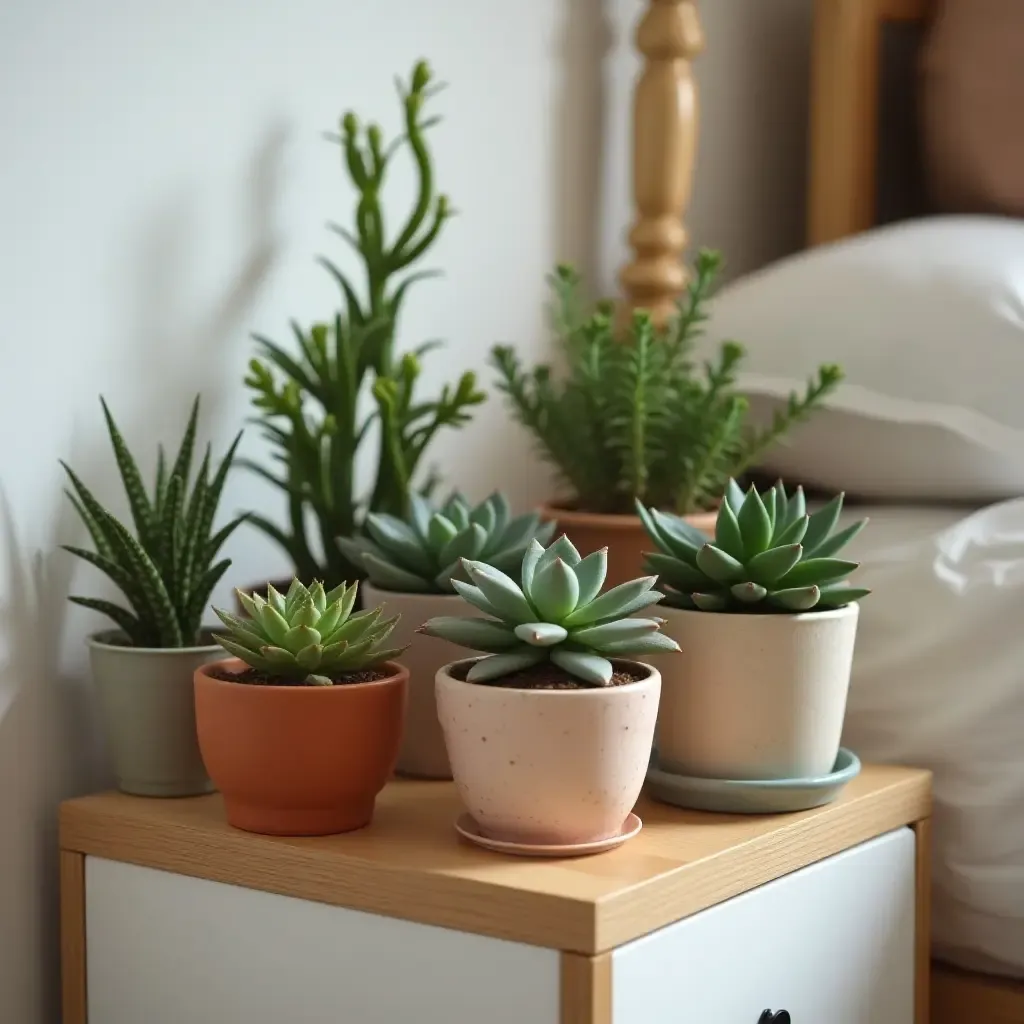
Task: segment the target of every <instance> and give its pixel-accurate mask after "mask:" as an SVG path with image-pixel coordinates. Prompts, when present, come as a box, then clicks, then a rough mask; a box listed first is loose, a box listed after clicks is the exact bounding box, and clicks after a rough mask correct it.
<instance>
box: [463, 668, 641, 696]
mask: <svg viewBox="0 0 1024 1024" xmlns="http://www.w3.org/2000/svg"><path fill="white" fill-rule="evenodd" d="M471 666H472V662H463V663H462V664H460V665H455V666H453V667H452V668H451V669H450V670H449V671H450V672H451V674H452V676H453V677H454V678H455V679H459V680H461V681H462V682H465V681H466V675H467V674H468V672H469V670H470V667H471ZM612 669H613V671H612V679H611V682H610V683H609V684H608V685H609V686H625V685H626V684H627V683H638V682H640V680H641V679H646V678H647V673H646V672H642V671H637V670H635V669H633V668H632V667H630V666H628V665H624V664H622V663H621V662H612ZM480 685H481V686H498V687H503V688H505V689H510V690H593V689H600V687H594V686H590V685H589V684H587V683H583V682H580V680H579V679H577V678H576V677H575V676H571V675H569V673H568V672H566V671H565V670H564V669H560V668H559V667H558V666H557V665H555V664H554V663H553V662H550V661H545V662H542V663H541V664H540V665H534V666H533V667H532V668H524V669H522V670H521V671H519V672H513V673H512V674H511V675H507V676H502V677H501V678H500V679H494V680H492V681H489V682H487V683H481V684H480Z"/></svg>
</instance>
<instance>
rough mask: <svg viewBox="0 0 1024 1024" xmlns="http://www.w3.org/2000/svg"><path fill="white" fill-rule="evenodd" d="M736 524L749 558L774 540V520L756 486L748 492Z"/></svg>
mask: <svg viewBox="0 0 1024 1024" xmlns="http://www.w3.org/2000/svg"><path fill="white" fill-rule="evenodd" d="M736 524H737V527H738V528H739V531H740V534H741V536H742V540H743V550H744V554H745V555H746V557H747V558H753V557H754V555H759V554H761V552H762V551H765V550H766V549H767V547H768V545H769V544H770V543H771V540H772V521H771V517H770V516H769V515H768V510H767V509H766V508H765V507H764V502H763V501H762V500H761V495H760V494H758V493H757V488H756V487H753V486H751V488H750V490H749V491H748V492H747V497H746V499H745V500H744V502H743V508H741V509H740V511H739V514H738V515H737V516H736Z"/></svg>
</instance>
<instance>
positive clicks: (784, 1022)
mask: <svg viewBox="0 0 1024 1024" xmlns="http://www.w3.org/2000/svg"><path fill="white" fill-rule="evenodd" d="M757 1024H791V1022H790V1019H789V1010H779V1011H778V1013H772V1011H771V1010H765V1011H764V1012H763V1013H762V1014H761V1016H760V1017H759V1018H758V1021H757Z"/></svg>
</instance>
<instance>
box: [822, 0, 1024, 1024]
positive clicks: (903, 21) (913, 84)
mask: <svg viewBox="0 0 1024 1024" xmlns="http://www.w3.org/2000/svg"><path fill="white" fill-rule="evenodd" d="M936 6H937V4H936V2H935V0H817V2H816V5H815V26H814V42H813V55H812V60H813V65H812V66H813V71H812V86H811V125H810V168H809V189H808V207H807V223H808V243H809V245H811V246H815V245H822V244H827V243H833V242H836V241H838V240H841V239H844V238H848V237H850V236H853V235H857V234H858V233H860V232H864V231H866V230H868V229H871V228H873V227H876V226H877V225H880V224H889V223H893V222H898V221H901V220H905V219H908V218H914V217H920V216H924V215H926V214H928V212H929V210H928V205H927V199H926V198H925V196H926V194H927V193H926V190H925V189H924V188H923V186H922V177H923V168H922V154H921V148H920V132H919V131H918V130H917V128H916V117H917V114H918V109H917V104H916V102H915V98H916V96H917V86H918V77H917V76H918V67H917V54H918V49H919V46H920V44H921V39H922V35H923V31H924V28H925V26H926V24H927V20H928V19H929V18H930V17H931V16H933V14H934V11H935V8H936ZM875 511H876V515H875V520H876V524H878V525H880V526H881V527H882V529H881V530H877V531H872V532H873V533H874V538H873V540H872V542H871V545H870V546H867V545H866V546H865V547H864V548H863V549H861V550H859V551H857V552H856V555H857V557H859V558H861V559H863V566H862V578H864V577H866V579H867V580H868V582H869V583H875V584H879V585H882V586H884V585H885V583H886V580H887V577H889V576H892V575H893V573H894V570H892V568H891V567H892V566H893V565H899V564H900V561H901V559H906V558H909V557H911V554H910V552H912V551H913V550H914V549H915V548H916V549H917V550H921V549H926V550H927V551H928V552H929V554H930V555H934V556H935V557H936V558H939V557H941V556H940V554H939V552H940V551H942V550H943V549H945V551H947V552H948V550H950V549H955V550H960V551H962V550H963V547H962V544H961V545H960V547H959V548H958V547H957V545H958V542H963V541H964V540H965V539H969V538H970V537H971V536H972V534H979V533H980V534H981V535H983V536H986V537H987V536H991V534H990V533H986V532H985V526H986V525H987V524H986V518H987V520H989V521H991V520H994V519H999V518H1000V517H1001V519H1002V520H1003V521H1004V522H1010V523H1012V524H1015V523H1017V522H1020V521H1021V517H1022V516H1024V510H1022V509H1021V506H1020V502H1019V501H1018V502H1012V501H1006V502H1002V503H998V504H995V503H993V504H992V505H989V506H987V507H985V508H982V509H978V510H964V509H957V508H949V507H945V508H929V509H923V510H922V509H902V510H891V509H878V510H875ZM879 520H880V522H879ZM864 536H865V544H866V538H867V534H865V535H864ZM900 571H902V570H900V569H896V570H895V573H897V574H898V573H899V572H900ZM867 614H868V616H870V615H871V612H870V610H868V612H867ZM865 625H866V626H867V629H866V630H865V632H866V633H868V634H869V638H870V632H871V626H872V623H871V622H870V621H869V622H866V623H865ZM936 642H937V643H938V642H939V638H936ZM870 654H871V652H870V651H869V652H868V656H869V657H870ZM993 656H996V654H995V652H993ZM1021 660H1022V661H1024V658H1022V659H1021ZM859 670H860V671H862V672H870V666H868V667H866V668H865V667H864V666H863V665H861V666H859ZM965 684H966V685H969V683H967V680H965ZM894 685H895V684H894ZM856 687H857V681H856V679H855V681H854V689H853V690H852V692H851V704H852V706H851V712H852V715H851V718H852V719H853V720H854V722H855V726H856V728H855V729H854V731H855V732H859V733H861V734H862V735H861V736H860V738H861V739H862V740H863V741H864V742H862V744H861V745H862V746H863V745H864V744H865V743H866V744H867V745H868V746H872V747H875V748H881V749H882V751H883V753H884V752H886V751H885V746H886V739H885V737H884V736H883V735H879V734H881V733H882V732H883V731H884V724H883V723H884V714H885V712H886V711H888V708H883V707H875V708H871V707H863V706H859V704H858V702H860V703H861V704H864V703H869V702H870V699H871V698H870V697H865V696H864V695H863V694H862V693H860V694H858V692H857V690H856ZM876 700H877V698H876ZM959 728H961V729H964V730H966V729H968V728H969V726H968V724H967V720H964V721H963V723H962V724H961V725H960V726H959ZM872 730H874V732H872ZM857 738H858V737H856V736H855V737H853V740H854V742H855V741H856V739H857ZM893 746H895V747H898V746H899V744H898V743H894V744H893ZM1018 749H1020V748H1018ZM937 767H938V772H939V773H940V774H941V771H942V766H941V765H939V766H937ZM971 800H972V793H971V792H970V790H969V788H968V787H963V786H961V787H960V789H959V791H957V792H948V791H946V792H943V791H941V790H940V791H939V792H937V795H936V827H937V830H938V831H940V836H939V837H937V838H940V839H941V838H945V846H944V848H943V849H942V852H941V854H940V855H939V856H937V857H936V859H935V890H936V891H935V901H934V908H933V934H935V936H936V938H937V939H938V940H941V941H940V942H939V943H938V945H937V948H936V953H937V955H939V956H941V957H942V959H941V960H940V959H936V960H935V961H934V962H933V982H932V999H931V1019H932V1022H933V1024H952V1022H953V1021H958V1022H959V1021H969V1022H971V1024H1010V1022H1022V1021H1024V983H1022V982H1021V980H1020V979H1021V978H1024V922H1022V921H1020V920H1019V919H1015V918H1013V917H1012V916H1011V915H1009V914H1007V915H1006V916H1005V917H1004V916H1003V915H1001V914H999V913H989V914H987V915H985V914H982V913H980V912H978V911H977V909H976V908H972V907H968V906H966V905H965V903H966V902H967V900H965V899H964V898H962V892H961V887H960V885H959V884H958V883H960V882H962V881H963V879H962V876H961V875H960V874H958V869H960V868H962V867H963V862H962V860H958V858H957V856H956V852H954V851H956V849H957V839H958V838H959V847H960V852H962V848H963V846H964V844H969V843H970V841H971V828H970V824H971V819H970V818H969V817H968V818H967V823H968V827H967V828H964V829H963V832H964V833H966V834H964V835H961V836H960V837H955V836H954V837H949V836H947V837H942V836H941V828H942V815H943V811H944V810H948V809H949V808H948V804H949V803H953V804H957V803H959V805H960V810H961V811H963V810H964V809H965V807H964V805H965V804H969V802H970V801H971ZM969 811H970V812H973V813H974V816H975V819H976V820H975V821H974V822H973V824H975V825H977V827H978V828H979V829H981V828H982V826H983V823H984V821H983V819H984V814H985V809H984V808H977V807H973V808H969ZM1021 812H1024V806H1022V805H1020V804H1018V813H1021ZM964 818H965V816H964V815H963V814H961V815H960V816H959V818H958V823H959V824H961V825H963V824H964ZM995 834H996V835H999V834H1000V833H999V830H998V829H997V830H996V833H995ZM986 841H987V842H993V841H997V840H995V839H992V838H990V837H986ZM937 846H938V843H937ZM1015 877H1016V878H1017V879H1018V882H1016V883H1015V888H1016V889H1017V892H1018V893H1020V892H1021V891H1022V890H1024V862H1022V863H1021V865H1020V871H1019V872H1018V873H1017V874H1016V876H1015ZM983 881H984V880H983ZM989 881H992V882H994V881H995V879H989ZM1006 899H1007V897H1006V896H1003V897H997V899H996V901H995V902H997V903H998V902H999V901H1000V900H1006ZM1018 899H1019V896H1018ZM990 902H992V901H990ZM988 909H989V910H990V911H991V910H993V909H994V908H993V907H991V906H990V907H989V908H988ZM1007 909H1009V908H1007ZM965 933H966V934H969V935H970V940H965V939H962V938H961V936H962V935H963V934H965ZM972 947H973V948H972ZM993 954H994V955H993ZM950 961H952V963H950ZM1014 976H1015V977H1014Z"/></svg>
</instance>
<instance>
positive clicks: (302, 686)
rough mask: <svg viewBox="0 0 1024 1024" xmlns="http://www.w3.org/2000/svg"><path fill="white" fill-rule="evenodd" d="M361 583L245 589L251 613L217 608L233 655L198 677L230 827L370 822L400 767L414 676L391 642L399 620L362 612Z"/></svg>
mask: <svg viewBox="0 0 1024 1024" xmlns="http://www.w3.org/2000/svg"><path fill="white" fill-rule="evenodd" d="M357 589H358V584H355V583H353V584H351V585H349V586H346V585H344V584H343V585H342V586H340V587H337V588H336V589H334V590H332V591H330V592H329V593H328V592H326V591H325V590H324V587H323V585H322V584H321V583H320V582H319V581H317V582H314V583H313V584H312V585H311V586H309V587H306V586H304V585H303V584H302V583H300V582H299V581H298V580H294V581H293V582H292V584H291V586H290V587H289V588H288V593H287V594H286V595H282V594H280V593H279V592H278V591H277V590H276V589H275V588H274V587H268V588H267V596H266V598H263V597H261V596H260V595H258V594H252V595H251V596H249V595H245V594H241V593H239V594H238V598H239V601H240V603H241V605H242V607H243V608H244V609H245V611H246V613H247V617H246V618H242V617H238V616H235V615H231V614H229V613H228V612H225V611H220V610H219V609H214V611H215V612H216V613H217V616H218V617H219V618H220V620H221V622H223V623H224V625H225V627H226V628H227V632H226V633H225V634H223V635H221V634H217V635H215V637H214V638H215V639H216V641H217V642H218V643H219V644H220V645H221V646H222V647H223V648H224V650H225V651H227V653H228V654H231V655H234V657H232V658H229V659H226V660H222V661H217V662H214V663H213V664H207V665H203V666H202V667H200V668H197V669H196V673H195V703H196V722H197V725H198V729H199V747H200V750H201V751H202V755H203V761H204V762H205V763H206V767H207V768H208V769H209V772H210V777H211V778H212V779H213V781H214V783H215V784H216V785H217V788H218V789H219V790H220V791H221V792H222V793H223V794H224V810H225V813H226V815H227V820H228V823H229V824H231V825H234V826H235V827H236V828H241V829H245V830H246V831H248V832H259V833H262V834H264V835H289V836H300V835H301V836H319V835H332V834H334V833H337V832H350V831H352V830H353V829H358V828H362V827H363V826H364V825H368V824H369V823H370V819H371V818H372V817H373V808H374V803H375V801H376V798H377V794H378V793H379V792H380V791H381V789H383V787H384V783H385V782H386V781H387V779H388V776H389V775H390V774H391V771H392V769H393V768H394V764H395V758H396V756H397V754H398V745H399V741H400V740H401V735H402V717H403V714H404V710H405V691H406V680H407V678H408V672H407V671H406V669H405V668H404V667H403V666H402V665H400V664H398V663H397V662H395V661H392V660H391V659H392V658H394V657H396V656H397V655H399V654H400V653H401V649H400V648H391V649H385V648H384V647H383V646H382V645H383V644H384V641H385V640H386V639H387V638H388V635H389V634H390V633H391V631H392V629H393V628H394V626H395V621H396V620H395V619H393V618H392V619H385V618H383V617H382V609H380V608H374V609H372V610H370V611H365V612H361V613H359V614H355V615H354V614H353V613H352V612H353V608H354V606H355V603H356V594H357Z"/></svg>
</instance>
